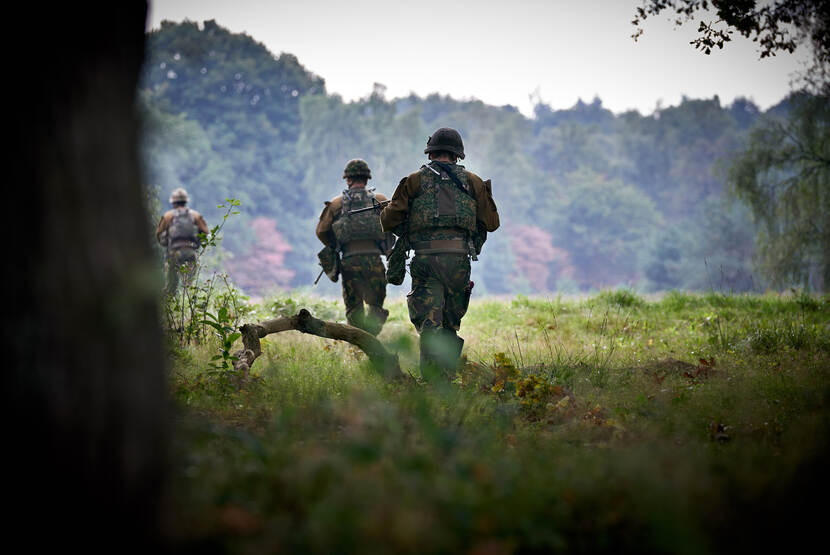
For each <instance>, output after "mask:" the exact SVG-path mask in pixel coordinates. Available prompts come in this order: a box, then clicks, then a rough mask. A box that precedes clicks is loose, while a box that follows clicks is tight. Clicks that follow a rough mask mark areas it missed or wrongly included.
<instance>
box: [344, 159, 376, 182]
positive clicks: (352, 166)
mask: <svg viewBox="0 0 830 555" xmlns="http://www.w3.org/2000/svg"><path fill="white" fill-rule="evenodd" d="M347 177H365V178H366V179H372V172H371V170H369V164H367V163H366V160H361V159H360V158H355V159H354V160H349V162H348V163H347V164H346V169H344V170H343V179H346V178H347Z"/></svg>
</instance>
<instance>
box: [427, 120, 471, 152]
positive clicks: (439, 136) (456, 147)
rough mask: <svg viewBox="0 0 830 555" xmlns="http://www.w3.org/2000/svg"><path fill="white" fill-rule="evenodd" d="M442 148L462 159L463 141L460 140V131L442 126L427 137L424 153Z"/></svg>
mask: <svg viewBox="0 0 830 555" xmlns="http://www.w3.org/2000/svg"><path fill="white" fill-rule="evenodd" d="M438 150H444V151H447V152H452V153H453V154H455V155H456V156H458V157H459V158H460V159H461V160H463V159H464V143H463V142H462V140H461V133H459V132H458V131H456V130H455V129H453V128H451V127H442V128H440V129H437V130H436V131H435V133H433V134H432V135H430V137H429V139H427V147H426V148H425V149H424V154H428V153H430V152H435V151H438Z"/></svg>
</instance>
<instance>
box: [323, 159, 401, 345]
mask: <svg viewBox="0 0 830 555" xmlns="http://www.w3.org/2000/svg"><path fill="white" fill-rule="evenodd" d="M343 178H344V179H345V180H346V183H347V184H348V189H346V190H344V191H343V194H342V195H340V196H338V197H335V198H333V199H332V200H330V201H328V202H326V206H325V208H323V212H322V213H321V214H320V221H319V222H318V223H317V231H316V233H317V237H318V238H319V239H320V241H321V242H322V243H323V244H324V245H326V247H329V248H330V249H333V250H334V251H335V252H336V253H338V254H339V255H340V262H339V265H340V273H341V275H342V277H343V301H344V303H345V304H346V319H347V320H348V322H349V324H351V325H352V326H355V327H358V328H361V329H363V330H366V331H367V332H369V333H371V334H372V335H377V334H378V333H380V330H381V329H382V328H383V324H384V322H386V318H387V317H388V316H389V311H388V310H386V309H385V308H383V301H384V300H385V299H386V269H385V268H384V266H383V262H382V261H381V259H380V255H381V254H388V252H389V248H390V245H389V243H390V241H389V239H391V238H390V237H388V235H387V234H386V233H384V232H383V230H382V229H381V226H380V219H379V217H378V214H379V209H378V210H363V211H360V212H358V213H354V212H353V211H355V210H358V209H360V208H368V207H372V206H377V205H378V203H380V202H383V201H385V200H386V197H385V196H384V195H381V194H380V193H375V192H374V188H368V187H367V186H366V185H367V183H368V180H369V179H371V178H372V172H371V171H370V170H369V165H368V164H367V163H366V162H365V161H364V160H360V159H355V160H350V161H349V162H348V163H347V164H346V168H345V169H344V171H343ZM326 273H327V274H329V277H331V278H332V279H333V280H336V273H335V274H334V277H332V275H331V274H330V272H329V271H327V272H326ZM364 303H365V304H366V305H367V307H368V308H367V310H366V311H364V306H363V305H364Z"/></svg>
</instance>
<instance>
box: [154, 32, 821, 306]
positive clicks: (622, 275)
mask: <svg viewBox="0 0 830 555" xmlns="http://www.w3.org/2000/svg"><path fill="white" fill-rule="evenodd" d="M139 99H140V108H141V111H142V114H143V117H142V120H143V121H144V123H145V132H144V135H143V136H144V141H143V156H144V164H145V168H146V171H145V175H146V177H145V179H146V181H147V185H148V186H149V187H150V188H151V189H152V190H153V191H154V193H155V194H156V195H158V198H160V199H162V200H163V199H166V198H167V195H168V194H169V192H170V191H171V190H172V189H173V188H175V187H179V186H183V187H185V188H187V189H188V191H189V192H191V195H192V196H193V198H194V202H195V203H196V206H197V208H198V209H200V210H201V211H202V212H203V213H205V214H206V216H207V217H208V218H209V219H210V218H211V217H214V218H216V217H219V214H218V211H217V210H215V209H214V208H213V207H214V206H215V205H217V204H220V203H221V202H222V201H223V200H224V199H225V198H228V197H234V198H238V199H240V200H241V202H242V210H243V214H242V215H241V216H240V217H239V218H237V219H235V220H234V221H231V222H229V223H228V225H227V226H226V233H225V241H224V247H225V249H226V250H227V253H228V256H227V260H228V263H227V264H228V269H229V271H230V273H231V275H232V277H233V278H234V279H235V280H236V281H237V282H238V283H244V284H245V288H246V290H247V291H249V292H263V291H266V290H267V289H268V288H270V287H274V286H279V287H296V286H302V285H309V284H310V283H311V282H312V281H313V279H314V275H316V270H317V268H316V257H315V253H316V251H317V250H318V245H317V244H316V239H315V237H314V233H313V229H314V223H315V220H316V218H317V216H318V214H319V212H320V210H321V209H322V206H323V204H322V203H323V201H325V200H329V199H330V198H332V197H333V196H336V195H337V194H339V193H340V191H341V190H342V188H343V183H342V180H341V179H340V177H341V175H342V170H343V166H344V164H345V162H346V161H347V160H349V159H351V158H355V157H360V158H364V159H366V160H367V161H368V163H369V165H370V167H371V169H372V174H373V180H372V181H371V182H370V185H373V186H375V187H377V189H378V191H380V192H383V193H385V194H391V192H392V191H393V189H394V187H395V185H396V184H397V183H398V181H399V180H400V178H401V177H403V176H405V175H407V174H408V173H409V172H411V171H412V170H413V169H414V168H417V167H418V166H419V165H420V164H421V163H423V162H422V160H423V155H422V150H423V146H424V144H425V141H426V138H427V136H428V135H429V133H430V132H431V130H433V129H434V128H436V127H440V126H450V127H454V128H456V129H459V131H460V132H461V133H462V136H463V137H464V140H465V147H466V150H467V159H466V162H467V163H468V166H469V168H470V169H471V170H473V171H475V172H476V173H478V174H479V175H483V176H485V177H488V178H491V179H492V181H493V184H494V196H495V198H496V201H497V203H498V205H499V209H500V212H501V216H502V221H503V222H504V224H505V225H504V232H503V233H498V234H493V237H491V239H490V242H489V243H488V249H487V251H486V253H485V254H484V256H482V257H481V261H480V262H479V263H477V264H476V265H474V267H475V269H474V273H473V279H474V280H475V281H476V286H477V287H480V288H481V289H480V290H483V291H485V292H488V293H494V294H500V293H541V292H549V291H562V292H578V291H590V290H596V289H601V288H606V287H617V286H629V287H635V288H637V289H639V290H643V291H652V290H666V289H692V290H708V289H713V288H714V289H716V290H723V291H749V290H763V289H765V288H767V287H770V286H775V287H783V286H788V285H804V284H806V285H809V286H811V287H813V288H818V289H821V288H824V289H826V288H827V284H828V283H829V282H828V277H827V274H826V273H824V272H826V269H823V268H826V266H827V260H830V255H828V254H826V252H824V251H826V247H825V248H824V251H823V250H822V247H821V237H826V232H825V231H824V230H823V229H813V228H810V230H811V235H810V237H812V239H808V242H810V241H812V243H810V244H812V245H813V246H804V247H803V248H798V249H794V248H793V244H794V243H793V242H794V241H795V242H798V241H800V240H801V238H802V237H803V235H804V230H805V229H806V227H805V225H806V224H803V222H802V223H797V224H794V225H790V226H789V227H787V229H786V230H785V229H783V228H781V225H783V224H782V223H781V222H784V221H786V219H787V218H788V217H790V218H793V217H794V218H795V220H797V221H798V222H801V219H800V218H801V214H802V213H803V210H802V211H801V212H798V210H797V209H796V208H793V207H796V206H798V205H799V202H800V203H801V204H802V205H803V204H804V203H806V205H809V206H810V207H812V208H813V209H814V213H813V214H812V221H813V222H817V221H818V222H821V223H816V224H815V225H814V227H815V226H819V227H821V226H822V225H823V220H822V219H821V217H820V216H821V215H822V214H826V213H827V212H826V203H827V196H828V195H827V192H826V190H827V173H828V170H827V163H826V159H827V158H830V156H827V155H826V149H827V141H826V137H827V133H828V131H827V128H828V125H827V122H828V119H827V118H828V116H827V109H826V107H827V103H826V97H822V96H813V95H807V94H794V95H792V96H790V97H788V98H786V99H782V101H781V103H779V104H778V105H776V106H774V107H772V108H770V109H768V110H766V111H761V110H760V109H759V108H758V106H756V105H755V104H754V103H753V102H752V101H751V100H748V99H737V100H735V101H734V102H732V103H731V104H729V105H723V104H722V103H721V102H720V100H719V99H718V98H717V97H714V98H710V99H690V98H684V99H683V100H682V102H681V103H680V104H679V105H678V106H669V107H658V108H657V109H655V111H654V113H652V114H648V115H644V114H640V113H639V112H637V111H629V112H625V113H621V114H614V113H612V112H611V111H610V110H608V109H606V108H605V107H604V106H603V105H602V101H601V99H599V98H595V99H593V100H592V101H590V102H583V101H582V100H580V101H578V102H577V103H576V104H575V105H574V106H573V107H571V108H569V109H554V108H552V107H551V106H548V105H546V104H544V103H538V104H537V105H536V106H535V113H534V116H533V117H530V118H529V117H526V116H524V115H523V114H521V113H520V112H519V111H518V110H517V109H516V108H515V107H513V106H509V105H508V106H491V105H487V104H485V103H483V102H481V101H477V100H457V99H453V98H451V97H448V96H442V95H438V94H433V95H429V96H426V97H419V96H416V95H410V96H408V97H404V98H394V99H390V98H387V97H386V94H385V90H384V87H383V86H382V85H379V84H376V85H375V86H374V88H373V90H372V91H371V92H368V93H367V95H366V96H365V97H364V98H362V99H360V100H357V101H353V102H347V101H345V100H344V99H342V98H341V97H340V96H339V95H336V94H330V93H328V92H327V91H326V87H325V82H324V80H323V79H322V78H321V77H319V76H316V75H314V74H312V73H311V72H309V71H307V70H306V69H305V68H304V67H303V66H302V64H301V63H300V61H299V60H298V59H297V58H296V57H295V56H293V55H291V54H286V53H283V54H280V55H279V56H275V55H274V54H272V53H271V52H269V51H268V50H267V49H266V48H265V47H264V46H263V45H262V44H259V43H257V42H256V41H254V40H253V39H252V38H251V37H249V36H247V35H244V34H235V33H231V32H230V31H228V30H226V29H224V28H222V27H221V26H220V25H218V24H217V23H216V22H214V21H206V22H204V23H203V24H197V23H194V22H183V23H171V22H164V23H163V24H162V26H161V28H160V29H158V30H155V31H152V32H151V33H150V34H149V36H148V49H147V57H146V62H145V66H144V71H143V76H142V81H141V84H140V94H139ZM799 117H800V118H802V119H803V118H804V117H808V118H812V120H813V121H816V122H817V123H816V124H815V125H814V126H813V127H814V128H813V130H812V131H811V133H812V135H811V136H812V142H810V140H806V142H805V139H804V137H802V138H800V139H792V141H791V142H792V144H793V145H796V144H798V145H802V147H803V146H804V145H805V144H807V143H810V144H811V145H812V146H809V147H806V148H808V150H809V149H812V150H814V151H816V152H818V154H817V155H816V159H817V160H818V161H819V162H817V164H818V166H817V167H814V168H813V169H810V170H804V168H802V167H801V166H800V164H801V163H802V160H801V159H800V158H798V155H797V153H796V154H794V155H793V160H792V164H791V165H790V166H789V167H784V166H781V165H780V164H777V163H775V164H773V165H772V166H770V167H767V168H766V169H764V168H763V167H762V162H763V160H768V159H769V158H770V157H769V155H767V156H766V157H764V155H763V148H765V146H766V147H767V148H769V149H773V150H774V149H775V147H776V146H780V145H781V144H782V142H781V141H782V140H784V142H787V141H786V140H785V139H786V138H787V137H790V135H786V133H788V132H790V133H791V132H798V129H799V127H798V124H797V123H793V122H795V121H797V118H799ZM822 118H823V119H822ZM765 129H766V130H767V131H764V130H765ZM771 129H781V130H790V131H781V132H780V133H779V135H778V136H777V138H776V136H775V135H774V133H773V132H772V131H769V130H771ZM802 131H805V130H804V129H802ZM805 132H806V131H805ZM771 133H772V134H771ZM781 133H784V135H781ZM781 137H784V139H782V138H781ZM822 141H824V142H823V143H822ZM793 148H796V149H798V148H799V147H797V146H794V147H793ZM822 149H824V151H822ZM753 152H755V153H756V154H754V155H753V154H752V153H753ZM822 152H823V154H822ZM822 157H823V158H822ZM821 160H824V162H821ZM822 164H823V165H822ZM803 171H807V172H808V173H809V175H811V176H812V179H813V180H814V182H815V183H814V184H813V186H812V188H811V189H810V190H811V191H812V193H809V194H812V195H813V197H811V198H812V201H810V200H809V198H808V197H805V196H804V195H807V194H808V193H806V192H803V191H802V193H799V194H790V197H793V198H794V197H798V198H800V199H802V200H800V201H798V202H796V201H793V202H791V203H790V209H789V212H787V211H780V210H779V211H778V212H776V213H774V214H771V213H770V212H769V211H770V210H771V208H770V207H771V206H773V205H777V204H778V197H776V196H775V195H773V194H772V193H769V192H768V193H767V194H766V196H764V195H762V194H761V193H760V192H759V191H760V190H762V189H764V188H765V187H766V188H767V189H769V187H770V186H771V185H770V183H771V181H770V180H773V181H774V179H773V177H774V176H776V175H777V176H784V178H782V179H780V180H779V182H782V183H783V182H784V181H785V180H786V179H790V178H793V179H796V178H797V176H799V175H801V173H802V172H803ZM765 172H766V173H765ZM751 175H756V176H762V175H765V176H766V177H761V178H759V179H760V181H759V179H756V180H755V181H753V180H752V179H750V178H749V177H747V176H751ZM808 189H809V187H808ZM822 202H823V203H824V204H822ZM764 210H766V211H767V212H764ZM822 211H823V212H822ZM785 227H786V226H785ZM788 241H789V242H788ZM824 244H825V245H826V242H825V243H824ZM263 255H265V256H263ZM822 260H824V262H822ZM266 266H267V267H266ZM252 267H256V268H257V269H258V272H256V275H252V274H253V272H251V271H249V270H246V269H250V268H252ZM234 272H235V274H236V275H234ZM257 276H261V277H257ZM321 285H322V290H323V291H325V292H331V293H333V292H335V289H334V288H333V287H332V286H331V285H330V284H325V285H323V284H322V283H321Z"/></svg>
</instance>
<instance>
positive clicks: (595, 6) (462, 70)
mask: <svg viewBox="0 0 830 555" xmlns="http://www.w3.org/2000/svg"><path fill="white" fill-rule="evenodd" d="M149 3H150V15H149V18H148V29H150V28H158V27H159V24H160V22H161V21H162V20H171V21H177V22H178V21H183V20H185V19H188V20H190V21H195V22H199V23H201V22H202V21H204V20H208V19H215V20H216V22H217V23H218V24H219V25H221V26H222V27H225V28H227V29H229V30H231V31H233V32H245V33H247V34H248V35H250V36H251V37H253V38H254V39H255V40H256V41H258V42H261V43H263V44H264V45H265V46H266V47H267V48H268V49H269V50H270V51H271V52H272V53H273V54H275V55H279V54H280V53H282V52H289V53H291V54H294V55H296V56H297V57H298V58H299V60H300V63H302V64H303V65H304V66H305V67H306V69H308V70H309V71H312V72H314V73H316V74H317V75H319V76H321V77H322V78H324V79H325V81H326V88H327V90H328V92H329V93H338V94H340V95H342V96H343V97H344V98H345V99H347V100H352V99H357V98H360V97H363V96H366V95H367V94H369V93H370V92H371V90H372V86H373V84H374V83H381V84H383V85H385V86H386V87H387V91H386V94H387V97H389V98H393V97H400V96H406V95H408V94H409V93H410V92H415V93H416V94H418V95H420V96H426V95H427V94H430V93H433V92H438V93H441V94H449V95H451V96H452V97H454V98H457V99H470V98H477V99H480V100H482V101H484V102H486V103H488V104H493V105H503V104H512V105H514V106H516V107H518V108H519V109H520V110H521V111H522V112H523V113H525V114H527V115H530V114H531V111H532V105H533V103H532V102H531V101H530V95H531V93H533V92H534V91H537V92H538V95H539V98H540V99H541V100H542V101H543V102H546V103H548V104H550V105H551V106H552V107H553V108H555V109H559V108H570V107H571V106H573V104H574V103H575V102H576V101H577V99H579V98H581V99H582V100H584V101H586V102H589V101H591V100H592V99H593V98H594V97H595V96H599V97H600V98H601V99H602V102H603V105H604V106H606V107H607V108H609V109H611V110H612V111H614V112H617V113H619V112H621V111H624V110H627V109H632V108H633V109H637V110H639V111H640V112H641V113H644V114H647V113H651V112H652V111H653V110H654V108H655V106H656V105H657V104H658V102H659V103H662V105H663V106H666V105H675V104H678V103H679V102H680V100H681V96H682V95H684V94H685V95H686V96H688V97H690V98H711V97H712V96H714V95H716V94H717V95H718V96H719V97H720V99H721V103H722V104H728V103H730V102H732V100H734V99H735V98H736V97H740V96H745V97H747V98H750V99H752V100H753V101H754V102H755V103H756V104H758V105H759V106H760V107H761V108H762V109H765V108H768V107H769V106H771V105H773V104H775V103H777V102H778V101H780V100H781V99H782V98H783V97H784V96H786V94H787V93H788V91H789V83H790V78H791V76H792V73H793V72H794V71H796V70H798V69H800V68H801V61H799V60H803V59H804V58H805V57H806V56H805V54H806V53H805V52H797V53H796V55H795V56H793V55H786V54H779V55H778V56H777V57H775V58H772V59H764V60H759V55H758V47H757V45H756V44H755V43H752V42H751V41H749V40H746V39H743V38H742V37H740V36H738V37H736V38H735V39H734V40H733V41H732V42H731V43H729V44H727V46H726V47H725V48H724V50H718V51H715V52H713V53H712V54H711V55H709V56H706V55H705V54H703V53H701V52H699V51H697V50H695V49H694V47H693V46H691V45H690V44H689V41H690V40H691V39H692V38H693V37H694V36H695V35H696V32H695V31H696V29H697V23H687V24H686V25H684V26H683V27H680V28H675V27H674V24H673V23H671V22H670V21H669V15H668V14H667V15H666V16H662V15H661V16H660V17H659V18H653V17H652V18H649V19H648V20H646V22H645V23H644V25H643V28H644V30H645V33H644V35H643V36H642V37H640V39H639V41H638V42H637V43H635V42H634V40H633V39H632V38H631V34H632V33H633V32H634V26H633V25H631V19H632V18H633V16H634V9H635V7H636V6H638V5H640V3H641V2H640V0H581V1H580V0H547V1H545V0H511V1H503V2H497V1H491V0H477V1H476V0H447V1H444V2H436V1H434V0H411V1H400V0H342V1H334V0H299V1H298V0H293V1H284V0H225V1H222V0H149Z"/></svg>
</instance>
